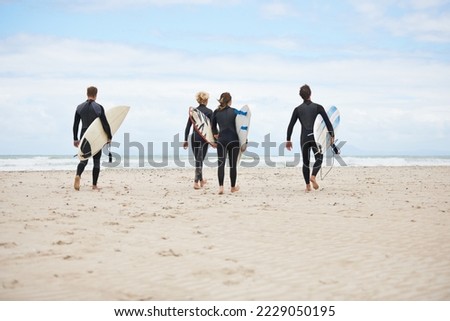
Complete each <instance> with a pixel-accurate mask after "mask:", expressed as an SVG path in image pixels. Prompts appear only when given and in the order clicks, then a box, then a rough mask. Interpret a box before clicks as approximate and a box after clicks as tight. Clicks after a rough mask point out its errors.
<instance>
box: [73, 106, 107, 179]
mask: <svg viewBox="0 0 450 321" xmlns="http://www.w3.org/2000/svg"><path fill="white" fill-rule="evenodd" d="M97 117H100V121H101V123H102V126H103V130H104V131H105V133H106V135H107V136H108V139H112V135H111V128H110V127H109V124H108V121H107V120H106V116H105V110H104V108H103V106H102V105H100V104H98V103H96V102H95V101H94V100H91V99H88V100H86V101H85V102H84V103H82V104H80V105H78V107H77V110H76V112H75V119H74V121H73V140H74V141H77V140H78V127H79V124H80V120H81V123H82V125H81V134H80V137H83V135H84V133H85V132H86V130H87V129H88V127H89V125H90V124H91V123H92V122H93V121H94V120H95V119H96V118H97ZM101 156H102V151H101V150H100V151H99V152H98V153H97V154H95V155H94V156H93V159H94V168H93V169H92V185H94V186H95V185H97V180H98V176H99V175H100V158H101ZM87 163H88V159H86V160H84V161H80V163H79V164H78V167H77V175H78V176H81V174H83V171H84V168H85V167H86V165H87Z"/></svg>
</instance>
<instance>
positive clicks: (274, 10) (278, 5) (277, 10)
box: [260, 1, 299, 19]
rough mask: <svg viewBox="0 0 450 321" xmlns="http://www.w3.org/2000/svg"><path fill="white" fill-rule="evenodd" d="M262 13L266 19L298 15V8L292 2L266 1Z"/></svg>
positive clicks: (261, 9)
mask: <svg viewBox="0 0 450 321" xmlns="http://www.w3.org/2000/svg"><path fill="white" fill-rule="evenodd" d="M260 12H261V15H262V16H263V17H264V18H266V19H277V18H283V17H293V16H298V15H299V13H298V12H297V10H296V9H295V8H294V7H292V6H291V5H290V4H288V3H286V2H282V1H273V2H271V3H265V4H263V5H262V6H261V8H260Z"/></svg>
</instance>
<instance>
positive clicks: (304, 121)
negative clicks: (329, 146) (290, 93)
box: [287, 100, 334, 184]
mask: <svg viewBox="0 0 450 321" xmlns="http://www.w3.org/2000/svg"><path fill="white" fill-rule="evenodd" d="M318 115H321V116H322V118H323V120H324V121H325V125H326V126H327V129H328V131H329V133H330V135H331V137H334V131H333V126H332V125H331V122H330V119H329V118H328V115H327V113H326V112H325V109H324V108H323V106H321V105H319V104H316V103H313V102H312V101H310V100H305V101H304V102H303V104H301V105H300V106H298V107H296V108H295V109H294V112H293V113H292V117H291V122H290V123H289V126H288V130H287V141H290V140H291V136H292V131H293V129H294V125H295V123H296V122H297V119H298V120H299V121H300V124H301V125H302V133H301V136H300V144H301V147H302V158H303V177H304V178H305V182H306V184H309V181H310V179H309V177H310V176H309V174H310V169H309V159H310V151H311V150H312V151H313V153H314V157H315V160H316V161H315V163H314V167H313V171H312V175H314V176H316V175H317V173H318V172H319V170H320V167H321V166H322V161H323V151H322V150H321V146H318V144H317V143H316V141H315V139H314V122H315V120H316V118H317V116H318ZM324 147H325V146H323V147H322V148H324Z"/></svg>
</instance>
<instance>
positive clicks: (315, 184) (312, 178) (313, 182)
mask: <svg viewBox="0 0 450 321" xmlns="http://www.w3.org/2000/svg"><path fill="white" fill-rule="evenodd" d="M310 181H311V183H312V186H313V187H314V189H319V184H317V181H316V176H315V175H311V178H310Z"/></svg>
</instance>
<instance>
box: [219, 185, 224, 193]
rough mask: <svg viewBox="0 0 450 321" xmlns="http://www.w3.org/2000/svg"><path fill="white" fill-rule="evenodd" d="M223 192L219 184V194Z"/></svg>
mask: <svg viewBox="0 0 450 321" xmlns="http://www.w3.org/2000/svg"><path fill="white" fill-rule="evenodd" d="M222 194H223V186H220V187H219V195H222Z"/></svg>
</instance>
